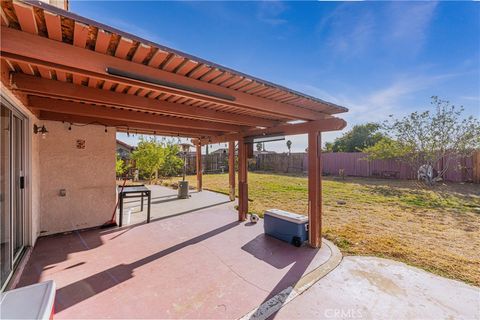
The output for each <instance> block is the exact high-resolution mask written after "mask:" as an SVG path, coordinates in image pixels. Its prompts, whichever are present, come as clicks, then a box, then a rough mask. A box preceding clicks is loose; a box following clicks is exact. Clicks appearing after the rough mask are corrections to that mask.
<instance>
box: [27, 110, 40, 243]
mask: <svg viewBox="0 0 480 320" xmlns="http://www.w3.org/2000/svg"><path fill="white" fill-rule="evenodd" d="M30 123H39V120H38V119H37V117H35V116H33V115H31V116H30ZM28 131H29V132H30V136H31V140H30V161H31V162H30V168H31V174H30V179H27V184H30V189H29V190H30V194H31V196H30V197H31V200H30V201H31V228H32V229H31V237H32V240H31V242H32V243H31V244H32V245H34V244H35V241H36V240H37V238H38V236H39V235H40V201H41V200H40V190H41V184H40V152H39V149H40V141H39V139H40V136H39V135H38V134H34V133H33V130H31V126H29V128H28ZM27 161H28V159H27ZM27 178H28V177H27ZM27 201H29V200H28V199H27ZM27 214H28V213H27Z"/></svg>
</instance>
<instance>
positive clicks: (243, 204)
mask: <svg viewBox="0 0 480 320" xmlns="http://www.w3.org/2000/svg"><path fill="white" fill-rule="evenodd" d="M247 173H248V158H247V144H246V143H245V141H244V140H243V139H240V140H239V141H238V220H239V221H245V220H247V213H248V178H247Z"/></svg>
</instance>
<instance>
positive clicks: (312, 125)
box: [192, 117, 347, 145]
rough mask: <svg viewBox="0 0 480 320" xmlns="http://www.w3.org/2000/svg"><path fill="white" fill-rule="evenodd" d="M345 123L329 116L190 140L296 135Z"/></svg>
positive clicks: (332, 129) (205, 141) (218, 141)
mask: <svg viewBox="0 0 480 320" xmlns="http://www.w3.org/2000/svg"><path fill="white" fill-rule="evenodd" d="M346 125H347V123H346V122H345V120H343V119H340V118H335V117H331V118H328V119H322V120H316V121H309V122H304V123H298V124H284V125H280V126H278V127H274V128H265V129H252V130H248V131H246V132H241V133H234V134H226V135H221V136H217V137H210V138H205V139H200V140H192V142H193V143H194V144H198V143H200V144H202V145H204V144H210V143H222V142H227V141H239V140H240V139H244V138H248V137H260V136H266V135H296V134H304V133H308V132H311V131H318V132H325V131H336V130H342V129H343V128H345V126H346Z"/></svg>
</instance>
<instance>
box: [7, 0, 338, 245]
mask: <svg viewBox="0 0 480 320" xmlns="http://www.w3.org/2000/svg"><path fill="white" fill-rule="evenodd" d="M0 13H1V67H2V68H1V73H2V75H1V76H2V77H1V78H2V86H6V87H8V88H10V89H11V90H13V91H14V93H15V94H16V95H17V97H18V98H19V99H20V100H21V101H22V102H23V103H24V104H25V105H26V106H27V107H28V108H29V109H30V110H31V111H32V112H33V113H34V114H35V115H36V116H37V117H38V118H39V119H40V120H54V121H66V122H71V123H83V124H97V125H104V126H106V127H115V128H116V129H117V130H118V131H123V132H136V133H145V134H156V135H169V136H179V137H191V138H193V140H192V141H193V142H194V143H195V144H196V145H197V152H200V151H199V150H200V146H201V145H204V144H208V143H218V142H230V146H231V148H230V150H231V151H232V150H233V149H234V148H233V146H234V142H235V141H238V146H239V218H240V219H241V220H244V219H245V218H246V214H247V211H248V200H247V198H248V196H247V192H248V187H247V186H248V184H247V178H246V177H247V170H246V162H247V157H248V154H249V149H251V145H252V144H251V139H252V138H254V137H258V136H265V135H287V134H302V133H308V134H309V216H310V243H311V245H312V246H319V245H320V243H321V242H320V227H321V224H320V222H321V192H320V190H321V189H320V188H321V186H320V185H321V177H320V173H321V170H320V155H321V153H320V144H321V142H320V135H321V132H324V131H332V130H340V129H342V128H344V127H345V125H346V123H345V121H344V120H342V119H339V118H336V117H334V116H333V115H335V114H338V113H342V112H346V111H348V110H347V109H346V108H344V107H341V106H338V105H335V104H333V103H329V102H326V101H323V100H320V99H317V98H314V97H311V96H308V95H306V94H302V93H299V92H296V91H293V90H290V89H288V88H285V87H282V86H279V85H276V84H273V83H270V82H267V81H264V80H260V79H257V78H255V77H252V76H249V75H246V74H243V73H240V72H238V71H234V70H231V69H229V68H226V67H223V66H220V65H217V64H215V63H212V62H209V61H206V60H203V59H200V58H197V57H194V56H191V55H188V54H185V53H183V52H179V51H177V50H173V49H170V48H167V47H164V46H161V45H159V44H155V43H152V42H150V41H147V40H144V39H141V38H139V37H136V36H134V35H131V34H128V33H125V32H122V31H120V30H116V29H114V28H111V27H109V26H106V25H103V24H101V23H98V22H95V21H92V20H89V19H86V18H83V17H80V16H78V15H75V14H73V13H70V12H67V11H64V10H61V9H58V8H56V7H53V6H50V5H48V4H45V3H43V2H38V1H37V2H20V1H11V0H10V1H1V12H0ZM299 120H300V121H299ZM299 122H301V123H299ZM233 157H234V154H233V152H231V159H230V160H231V161H232V158H233ZM198 166H199V168H200V167H201V162H199V163H198ZM200 171H201V170H200ZM233 179H234V176H233ZM230 182H231V184H232V174H231V178H230ZM233 183H234V182H233ZM199 184H200V185H201V175H199ZM233 190H234V189H233Z"/></svg>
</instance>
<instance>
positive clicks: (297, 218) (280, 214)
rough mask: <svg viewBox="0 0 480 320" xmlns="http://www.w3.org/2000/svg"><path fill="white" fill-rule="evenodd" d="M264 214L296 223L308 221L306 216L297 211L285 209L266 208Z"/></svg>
mask: <svg viewBox="0 0 480 320" xmlns="http://www.w3.org/2000/svg"><path fill="white" fill-rule="evenodd" d="M265 215H266V216H271V217H275V218H278V219H282V220H286V221H290V222H293V223H296V224H303V223H307V222H308V217H307V216H304V215H301V214H298V213H292V212H288V211H285V210H280V209H268V210H267V211H265Z"/></svg>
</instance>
